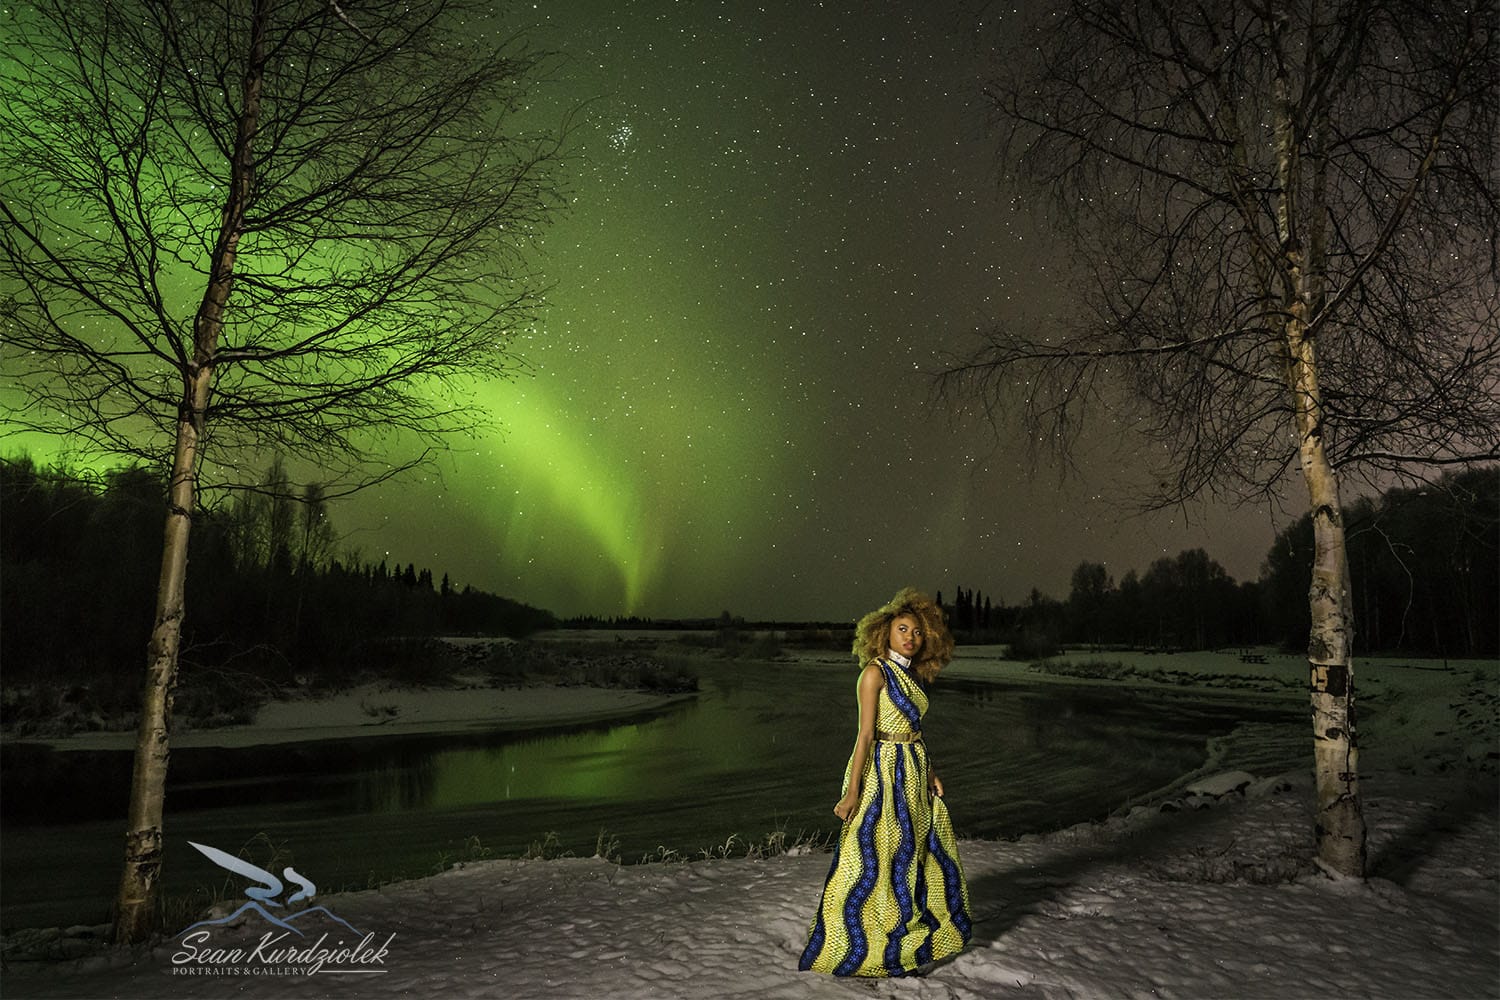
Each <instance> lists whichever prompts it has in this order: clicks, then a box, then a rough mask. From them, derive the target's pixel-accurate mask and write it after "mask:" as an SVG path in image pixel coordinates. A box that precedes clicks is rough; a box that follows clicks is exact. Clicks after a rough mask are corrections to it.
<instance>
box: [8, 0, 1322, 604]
mask: <svg viewBox="0 0 1500 1000" xmlns="http://www.w3.org/2000/svg"><path fill="white" fill-rule="evenodd" d="M975 8H976V5H972V4H969V3H967V0H952V2H951V3H942V4H928V3H922V2H917V0H903V2H899V3H882V4H857V3H852V2H840V3H816V2H802V0H775V2H768V3H763V4H755V5H749V4H742V3H737V2H716V0H683V2H673V0H620V2H606V0H537V2H535V3H529V4H523V5H516V6H515V7H514V8H512V9H511V10H510V12H509V13H508V14H506V15H505V21H504V23H505V24H506V25H509V24H511V23H516V24H521V25H525V24H529V25H531V26H532V27H531V30H530V34H529V37H530V39H531V41H532V44H534V45H535V46H536V47H538V48H540V49H545V50H551V51H554V52H556V53H557V54H558V58H557V59H556V60H555V61H554V62H553V63H552V64H551V65H550V67H549V69H548V72H547V73H546V74H545V75H544V76H542V77H540V78H538V79H537V80H536V81H535V82H534V84H533V86H532V89H531V99H532V105H531V106H530V107H529V108H528V109H527V111H526V114H527V116H528V118H527V120H528V122H534V123H535V125H536V127H540V128H555V127H556V126H557V123H558V122H561V121H564V120H566V119H568V118H570V116H571V118H572V120H573V122H574V124H575V126H576V131H575V133H574V136H573V139H572V142H571V150H572V160H571V162H570V163H569V164H568V166H567V168H566V170H565V176H566V177H567V182H566V183H567V185H568V187H569V190H570V193H571V205H570V207H569V209H568V211H567V212H566V213H565V214H563V215H562V216H560V217H559V218H558V219H557V221H556V222H555V223H554V224H553V225H551V226H550V227H549V228H547V229H546V230H545V232H544V233H543V236H542V240H541V247H540V252H539V253H538V254H536V255H535V256H534V258H533V259H532V261H531V263H532V264H533V265H534V267H535V268H536V270H537V271H538V272H539V273H540V274H541V275H542V277H543V279H544V280H545V282H546V283H547V285H548V286H549V288H550V291H549V293H548V301H547V306H546V308H545V310H544V311H543V313H542V316H541V322H540V323H539V324H538V325H537V326H536V327H535V328H534V329H531V330H529V331H528V332H527V333H526V334H525V335H523V336H522V337H520V338H519V339H518V341H517V342H516V343H515V344H514V345H512V346H513V347H514V349H515V351H516V353H517V355H518V356H519V357H520V359H521V360H522V361H523V362H524V365H525V367H526V372H525V373H523V374H522V375H520V377H518V378H515V379H512V380H509V381H499V382H494V383H490V384H487V385H482V386H480V387H479V389H478V391H477V399H478V402H480V403H481V404H482V405H483V406H484V407H485V408H486V409H487V410H488V411H489V412H490V413H491V414H492V416H493V422H494V425H495V426H494V427H493V428H491V429H488V430H486V431H484V432H483V433H482V434H480V435H479V436H478V437H476V438H475V439H473V440H472V441H468V442H459V443H457V444H456V445H455V448H454V450H453V451H451V452H449V453H447V454H446V455H444V456H442V457H441V458H440V459H439V460H438V463H437V465H438V469H437V470H436V471H435V472H429V473H428V474H426V475H416V474H413V475H410V476H408V477H407V478H405V479H403V480H398V481H395V482H391V483H386V484H384V485H382V486H380V487H378V488H376V489H372V490H369V491H367V492H365V493H362V494H358V495H356V496H354V497H351V498H348V499H344V500H340V501H338V502H337V504H336V505H335V506H334V508H333V511H332V514H333V519H334V522H335V524H336V526H337V528H338V529H339V530H340V532H341V534H342V535H343V544H344V546H345V547H346V548H347V549H349V550H352V551H354V552H357V554H358V555H359V556H360V557H361V558H362V559H365V560H368V561H376V562H378V561H380V560H382V559H385V560H387V561H388V562H390V563H393V564H402V565H404V564H406V563H409V562H414V563H416V564H417V565H418V566H419V567H426V568H429V569H431V570H432V572H433V573H434V575H435V576H438V577H441V576H442V575H443V574H444V573H447V574H448V575H449V576H450V577H451V578H452V580H453V581H454V582H455V583H457V584H458V585H463V584H472V585H474V586H476V587H480V588H483V589H486V590H491V591H495V592H497V593H501V594H505V595H507V596H510V597H514V598H516V599H519V600H522V601H526V602H528V603H531V604H534V605H538V606H541V607H545V608H548V609H550V610H552V611H554V612H556V613H558V614H560V615H564V616H567V615H575V614H588V613H591V614H599V615H621V614H640V615H649V616H659V617H700V616H713V615H717V614H718V613H719V612H720V611H721V610H729V611H731V612H732V613H735V614H738V615H744V616H746V617H748V618H752V619H761V618H770V619H783V620H798V619H833V620H841V619H848V618H851V617H853V616H856V615H858V614H859V613H861V612H862V611H863V610H865V609H867V608H868V607H873V606H874V605H875V604H878V603H879V602H881V601H883V600H884V599H885V598H886V597H888V596H889V595H890V594H891V593H892V592H894V591H895V590H896V589H897V588H898V587H900V586H903V585H907V584H913V585H916V586H920V587H924V588H927V589H929V590H943V591H945V592H947V593H950V594H951V588H952V587H954V586H956V585H963V586H964V587H967V588H976V587H977V588H979V589H980V590H982V591H984V592H985V593H986V594H989V595H990V596H992V597H993V598H995V599H998V600H1004V601H1007V602H1017V601H1020V600H1023V599H1024V598H1025V596H1026V595H1027V593H1028V592H1029V591H1030V590H1031V588H1032V587H1038V588H1040V589H1041V590H1042V591H1043V592H1045V593H1049V594H1051V595H1053V596H1059V597H1062V596H1066V593H1067V588H1068V580H1069V575H1070V574H1071V572H1072V569H1073V567H1074V566H1076V565H1077V564H1078V562H1080V561H1082V560H1084V559H1089V560H1094V561H1102V562H1104V563H1106V564H1107V566H1108V567H1109V570H1110V571H1111V573H1113V574H1114V576H1115V577H1116V578H1119V577H1120V576H1122V575H1123V574H1124V573H1125V572H1126V571H1127V570H1129V569H1130V568H1132V567H1134V568H1136V569H1138V570H1144V569H1145V568H1146V566H1147V565H1148V564H1149V563H1150V561H1151V560H1153V559H1155V558H1158V557H1160V556H1163V555H1175V554H1176V553H1177V552H1178V551H1180V550H1182V549H1184V548H1190V547H1195V546H1202V547H1204V548H1206V549H1207V550H1208V552H1209V553H1210V555H1212V556H1214V557H1215V558H1217V559H1218V560H1219V561H1220V562H1221V563H1223V564H1224V566H1225V567H1226V568H1227V569H1228V570H1229V572H1230V573H1231V574H1232V575H1234V576H1236V577H1237V578H1241V579H1244V578H1247V577H1253V576H1254V575H1255V574H1256V572H1257V570H1258V566H1259V562H1260V559H1261V557H1262V555H1263V554H1264V552H1265V550H1266V547H1267V546H1268V545H1269V543H1270V540H1271V537H1272V533H1273V531H1274V530H1275V529H1276V528H1277V527H1279V526H1280V525H1282V524H1284V523H1286V521H1287V520H1289V519H1290V517H1292V516H1294V514H1295V512H1296V510H1298V509H1300V508H1298V507H1297V506H1296V504H1295V501H1298V500H1300V498H1299V497H1294V498H1293V500H1294V504H1293V509H1292V512H1290V513H1281V514H1278V515H1276V516H1275V517H1273V516H1272V515H1270V514H1267V513H1265V512H1263V511H1262V512H1254V511H1225V510H1211V509H1205V510H1201V511H1186V512H1185V511H1175V512H1170V513H1163V514H1158V515H1153V516H1151V517H1132V516H1131V515H1130V512H1129V510H1128V508H1127V507H1125V506H1124V505H1123V503H1122V502H1120V501H1122V500H1123V499H1124V498H1125V497H1126V493H1125V491H1124V489H1123V488H1122V483H1123V482H1124V481H1125V480H1128V479H1130V478H1131V477H1133V476H1135V475H1137V474H1138V471H1137V470H1138V467H1139V466H1140V464H1141V463H1140V462H1139V461H1138V460H1137V459H1135V458H1132V457H1131V452H1130V450H1129V449H1128V448H1122V447H1121V445H1120V444H1119V443H1118V442H1117V441H1114V440H1113V439H1112V438H1110V437H1109V436H1108V435H1103V434H1101V435H1100V436H1099V437H1098V439H1097V440H1095V441H1094V442H1093V443H1092V444H1091V446H1090V448H1088V449H1087V450H1086V452H1085V454H1084V455H1083V456H1082V457H1081V460H1080V470H1079V474H1078V475H1077V476H1076V477H1073V478H1070V479H1068V480H1066V481H1062V482H1060V481H1059V479H1058V477H1057V476H1056V475H1055V474H1053V473H1049V472H1048V471H1046V470H1042V471H1041V472H1039V474H1038V475H1037V477H1036V478H1035V479H1034V480H1033V479H1031V478H1030V477H1029V476H1028V472H1027V468H1026V465H1025V463H1024V462H1023V461H1022V459H1021V457H1020V455H1021V450H1022V449H1021V447H1020V444H1019V442H1017V441H1016V440H1014V437H1013V436H1010V435H1002V436H1001V437H1000V438H999V439H996V438H995V437H994V436H993V435H991V434H990V433H989V432H988V431H987V429H985V428H984V427H983V426H982V425H980V424H979V422H978V421H977V420H975V419H973V418H971V417H962V416H961V417H960V418H959V419H954V418H953V417H952V416H951V415H950V413H949V412H948V411H946V410H944V409H942V408H940V407H938V406H936V405H933V404H931V403H930V402H929V401H928V381H927V379H926V377H925V374H924V373H925V372H928V371H931V370H934V369H936V368H938V367H940V366H941V365H942V363H943V359H944V356H945V353H946V352H951V351H959V350H962V349H963V347H964V346H965V345H966V344H967V343H968V338H969V336H970V334H971V332H972V331H974V330H975V329H978V328H983V327H986V326H990V325H992V324H994V323H997V322H1003V321H1007V320H1011V321H1015V320H1026V321H1041V322H1045V321H1047V319H1048V318H1049V317H1051V316H1053V315H1055V313H1056V311H1057V310H1058V309H1059V308H1060V306H1059V303H1060V302H1061V301H1062V299H1063V297H1064V296H1063V287H1064V286H1065V285H1066V284H1067V278H1066V275H1065V271H1064V269H1063V268H1062V267H1060V266H1059V263H1058V262H1060V261H1063V260H1065V259H1066V254H1065V253H1063V252H1061V250H1060V249H1059V248H1057V247H1053V246H1050V245H1049V244H1048V241H1047V240H1046V239H1044V238H1041V237H1040V236H1039V235H1038V232H1037V230H1036V228H1035V222H1034V221H1033V218H1032V215H1031V214H1030V213H1029V212H1028V211H1027V210H1026V208H1025V206H1023V205H1018V204H1017V203H1016V196H1015V194H1014V193H1013V192H1010V191H1007V190H1004V189H1003V188H1002V186H1001V184H1000V181H999V179H998V178H999V173H1000V171H999V168H998V166H997V164H996V162H995V159H994V148H993V141H992V139H991V138H989V137H988V136H987V134H986V131H985V116H984V111H983V109H982V107H981V106H980V105H979V103H978V98H979V81H980V79H981V76H982V59H981V57H980V54H979V51H978V48H977V45H976V43H975V41H974V40H973V35H972V33H971V28H972V25H973V18H974V17H975V16H976V15H975V14H974V10H975ZM996 16H1000V17H1001V18H1002V19H1001V21H1000V22H999V24H998V26H996V25H990V26H989V27H987V28H986V30H1002V31H1003V30H1006V22H1005V21H1004V17H1006V16H1008V15H1006V14H1003V13H1000V14H997V15H996ZM484 27H486V28H492V27H493V26H492V25H489V26H484ZM1108 429H1109V428H1108V426H1107V425H1105V426H1104V427H1103V428H1102V430H1105V431H1107V430H1108ZM24 443H25V444H29V445H30V446H31V451H32V453H33V454H34V455H36V456H37V457H38V458H41V459H43V460H45V459H47V458H48V457H51V456H50V455H49V451H51V450H52V449H49V448H47V447H45V446H38V445H37V443H36V442H24ZM61 453H63V454H66V453H67V452H66V449H63V450H62V452H61ZM399 457H401V458H405V457H407V456H406V455H402V456H399ZM221 460H228V461H233V460H239V461H242V462H245V464H246V465H249V464H250V463H249V461H248V459H247V458H246V457H244V456H236V457H235V458H233V459H230V458H227V457H221ZM311 478H316V475H315V474H313V476H312V477H311ZM1185 516H1191V518H1192V524H1191V525H1185V524H1184V518H1185ZM189 600H191V597H190V598H189Z"/></svg>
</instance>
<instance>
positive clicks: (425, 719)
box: [15, 684, 695, 750]
mask: <svg viewBox="0 0 1500 1000" xmlns="http://www.w3.org/2000/svg"><path fill="white" fill-rule="evenodd" d="M693 697H695V695H694V694H692V693H687V694H668V695H663V694H652V693H648V692H644V691H632V690H625V689H620V688H594V687H574V686H566V687H563V686H536V687H508V688H496V687H485V686H480V685H477V684H474V685H469V686H462V687H451V688H421V689H412V688H394V687H388V686H386V685H381V684H362V685H360V686H358V687H355V688H351V689H349V690H347V691H341V692H339V693H337V694H334V695H330V696H327V697H323V698H296V699H289V700H284V701H273V702H271V703H269V704H267V705H265V706H264V707H262V708H261V710H260V711H259V713H257V715H256V720H255V722H254V723H253V724H249V725H242V726H224V727H222V728H215V729H186V730H183V731H180V732H174V733H173V734H172V747H173V748H174V749H192V748H198V747H250V746H261V745H268V744H279V743H297V742H303V741H308V740H335V739H345V738H350V737H360V738H368V737H379V736H414V735H431V734H435V733H459V732H469V731H486V732H504V731H514V730H524V729H537V728H550V727H564V726H570V725H584V724H587V723H591V722H599V721H603V720H607V719H616V718H618V719H626V718H629V717H631V716H635V715H641V714H645V713H649V712H653V711H656V710H659V709H661V708H664V707H666V706H668V705H672V704H675V703H677V702H680V701H684V700H687V699H690V698H693ZM15 742H26V743H42V744H46V745H48V746H50V747H52V748H53V749H54V750H130V749H131V748H132V747H134V746H135V733H134V732H97V733H74V734H71V735H68V736H59V737H37V738H25V739H22V740H16V741H15Z"/></svg>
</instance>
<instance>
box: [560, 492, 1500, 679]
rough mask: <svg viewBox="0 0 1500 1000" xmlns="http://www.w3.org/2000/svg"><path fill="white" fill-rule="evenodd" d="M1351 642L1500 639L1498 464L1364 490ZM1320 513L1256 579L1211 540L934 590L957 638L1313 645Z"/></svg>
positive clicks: (683, 625) (1292, 530) (819, 629)
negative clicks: (998, 584)
mask: <svg viewBox="0 0 1500 1000" xmlns="http://www.w3.org/2000/svg"><path fill="white" fill-rule="evenodd" d="M1344 520H1345V531H1346V533H1347V536H1348V551H1349V563H1350V572H1351V576H1352V584H1353V604H1354V628H1355V643H1356V649H1357V650H1359V651H1360V652H1361V653H1371V652H1391V653H1397V652H1399V653H1412V654H1425V655H1434V656H1453V657H1468V656H1493V655H1495V654H1496V653H1497V652H1500V468H1496V467H1493V466H1491V467H1485V468H1478V469H1470V470H1467V471H1464V472H1459V473H1453V474H1450V475H1446V476H1444V477H1442V478H1441V479H1439V480H1438V481H1436V482H1434V483H1432V484H1430V485H1428V486H1425V487H1422V488H1420V489H1393V490H1388V491H1387V492H1385V493H1384V494H1382V495H1381V496H1380V497H1379V498H1376V499H1370V498H1360V499H1358V500H1356V501H1354V502H1353V503H1352V504H1350V505H1349V507H1348V508H1347V509H1346V510H1345V512H1344ZM1312 545H1313V542H1312V519H1311V517H1310V516H1309V515H1304V516H1303V517H1302V518H1300V519H1299V520H1298V521H1296V522H1295V523H1294V524H1292V525H1290V526H1289V527H1287V528H1286V529H1284V530H1283V531H1282V532H1281V533H1280V534H1278V535H1277V537H1276V540H1275V542H1274V543H1273V544H1272V546H1271V549H1270V551H1269V552H1268V553H1267V555H1266V558H1265V561H1264V563H1263V564H1262V566H1261V573H1260V578H1259V579H1258V580H1253V581H1247V582H1237V581H1235V580H1234V579H1233V578H1232V577H1230V576H1229V574H1228V573H1227V572H1226V571H1225V569H1224V567H1223V566H1221V565H1219V564H1218V563H1217V562H1216V561H1214V560H1213V559H1212V558H1211V557H1210V556H1209V555H1208V553H1207V552H1206V551H1204V550H1203V549H1188V550H1185V551H1183V552H1180V553H1178V554H1177V555H1176V556H1175V557H1170V558H1161V559H1158V560H1156V561H1155V562H1153V563H1152V564H1151V565H1150V566H1149V567H1147V569H1146V571H1145V572H1144V573H1137V572H1136V571H1135V570H1134V569H1131V570H1129V571H1128V572H1127V573H1126V574H1125V575H1124V576H1123V577H1121V578H1120V579H1119V580H1118V581H1116V580H1115V579H1114V578H1113V577H1112V576H1111V575H1110V573H1109V570H1108V568H1107V567H1106V566H1104V565H1103V564H1102V563H1096V562H1087V561H1085V562H1082V563H1079V565H1078V567H1077V568H1076V569H1075V570H1074V571H1073V577H1072V585H1071V588H1070V591H1069V594H1068V597H1067V599H1066V600H1057V599H1055V598H1052V597H1048V596H1047V595H1045V594H1043V593H1042V592H1041V591H1039V590H1037V589H1035V588H1033V589H1032V591H1031V593H1030V595H1029V596H1028V597H1027V599H1026V601H1025V602H1023V603H1021V604H1018V605H1010V606H1007V605H1006V604H1005V603H1004V602H1003V601H996V600H994V599H993V598H992V597H991V596H990V595H986V594H985V593H983V592H982V591H979V590H966V589H964V588H963V587H958V588H956V589H955V590H953V591H950V592H949V593H948V595H947V596H946V597H945V595H944V593H943V592H942V591H938V592H937V594H936V597H937V600H938V601H939V603H941V604H942V605H943V607H944V609H945V610H946V611H947V613H948V620H949V623H950V625H951V626H952V627H953V629H954V631H955V633H956V634H957V636H958V638H959V640H960V641H962V642H989V643H1005V644H1008V645H1010V647H1011V655H1013V656H1020V657H1041V656H1047V655H1051V654H1052V653H1055V652H1057V651H1058V650H1059V649H1061V648H1062V647H1063V646H1065V645H1073V646H1076V645H1101V646H1106V645H1107V646H1125V647H1133V648H1144V649H1218V648H1222V647H1225V646H1252V645H1276V646H1280V647H1282V648H1285V649H1288V650H1302V649H1305V648H1306V646H1307V632H1308V624H1307V622H1308V609H1307V592H1308V588H1309V586H1310V584H1311V580H1312ZM563 625H564V627H569V628H611V629H625V630H633V629H634V630H640V629H658V630H671V629H684V630H688V629H691V630H707V629H717V630H719V631H721V632H722V631H724V630H727V629H733V630H750V631H778V632H781V633H783V635H782V636H781V641H782V642H783V643H785V644H791V645H797V644H799V642H800V640H801V639H802V638H803V637H806V638H807V639H808V640H809V642H811V641H812V640H814V639H816V640H821V642H822V644H823V645H827V646H829V647H830V648H832V647H835V646H846V645H848V642H849V638H850V637H851V636H852V626H853V623H852V622H778V621H751V622H746V621H745V620H744V619H743V618H740V617H737V616H734V615H732V614H731V613H730V612H728V611H725V612H723V613H722V614H721V615H719V617H717V618H694V619H675V620H664V619H652V618H641V617H638V616H631V617H619V618H605V617H592V616H590V617H580V618H572V619H569V620H568V621H566V622H564V623H563Z"/></svg>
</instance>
